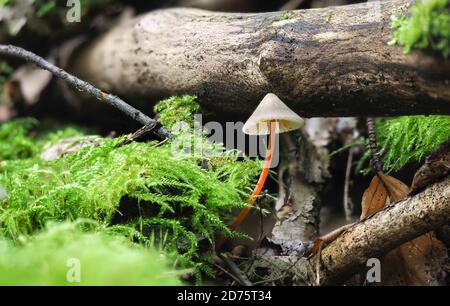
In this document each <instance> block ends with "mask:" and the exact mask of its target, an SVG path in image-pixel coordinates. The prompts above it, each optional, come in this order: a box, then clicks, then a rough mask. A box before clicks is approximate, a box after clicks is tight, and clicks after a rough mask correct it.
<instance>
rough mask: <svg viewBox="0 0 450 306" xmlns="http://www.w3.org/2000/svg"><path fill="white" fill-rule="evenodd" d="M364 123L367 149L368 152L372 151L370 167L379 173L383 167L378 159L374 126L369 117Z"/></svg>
mask: <svg viewBox="0 0 450 306" xmlns="http://www.w3.org/2000/svg"><path fill="white" fill-rule="evenodd" d="M366 121H367V133H368V136H369V147H370V150H371V151H372V167H373V170H374V171H375V172H380V171H382V170H383V167H382V165H381V162H380V157H379V156H378V147H377V136H376V133H375V124H374V122H373V118H371V117H369V118H367V119H366Z"/></svg>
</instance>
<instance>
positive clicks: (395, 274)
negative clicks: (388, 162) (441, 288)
mask: <svg viewBox="0 0 450 306" xmlns="http://www.w3.org/2000/svg"><path fill="white" fill-rule="evenodd" d="M376 177H379V182H382V184H383V185H384V187H385V190H387V193H388V197H389V200H390V201H391V202H393V203H394V204H395V203H396V202H398V201H401V200H402V199H404V198H405V197H407V195H408V192H409V188H408V186H407V185H406V184H405V183H403V182H402V181H400V180H398V179H396V178H394V177H392V176H390V175H386V174H384V173H381V172H380V173H377V176H376ZM376 177H374V179H372V182H371V184H370V185H371V186H369V188H368V189H367V190H366V192H365V193H364V194H366V193H367V197H366V201H367V203H366V202H365V197H364V196H363V201H362V205H363V213H362V214H361V218H363V216H364V215H365V211H370V214H374V213H376V212H377V211H379V210H381V209H382V208H383V207H384V206H385V203H386V200H387V199H386V197H385V198H384V203H383V202H382V199H383V198H382V196H381V195H380V194H381V193H382V190H383V188H380V189H379V190H378V195H377V194H376V192H377V191H373V190H374V189H375V188H376V187H378V186H376V182H377V180H376V179H375V178H376ZM372 184H373V186H372ZM371 187H372V188H371ZM372 192H373V193H375V195H373V196H372ZM371 196H372V197H371ZM377 196H378V197H377ZM370 198H372V199H379V202H376V201H375V200H372V202H373V203H369V201H368V200H367V199H370ZM364 205H369V206H370V207H369V208H365V209H364ZM393 222H394V221H393ZM446 261H447V249H446V247H445V245H444V244H443V243H442V242H441V241H439V240H438V239H437V238H436V237H435V235H434V233H432V232H430V233H427V234H424V235H422V236H419V237H417V238H415V239H413V240H411V241H408V242H406V243H404V244H402V245H401V246H399V247H398V248H396V249H394V250H392V251H391V252H389V253H388V254H386V255H385V256H383V258H382V260H381V266H382V272H381V273H382V275H381V280H382V285H385V286H387V285H422V286H424V285H433V284H434V285H437V284H442V281H443V274H444V272H443V269H442V267H443V264H444V263H445V262H446Z"/></svg>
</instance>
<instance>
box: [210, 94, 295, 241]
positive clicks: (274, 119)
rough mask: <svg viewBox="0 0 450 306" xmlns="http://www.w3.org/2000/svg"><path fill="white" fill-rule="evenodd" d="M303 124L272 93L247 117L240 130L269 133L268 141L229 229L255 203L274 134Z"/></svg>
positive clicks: (233, 227)
mask: <svg viewBox="0 0 450 306" xmlns="http://www.w3.org/2000/svg"><path fill="white" fill-rule="evenodd" d="M303 124H304V120H303V119H302V118H301V117H300V116H299V115H297V114H296V113H294V112H293V111H292V110H291V109H290V108H289V107H288V106H287V105H286V104H284V103H283V101H281V100H280V98H278V97H277V96H276V95H275V94H273V93H268V94H267V95H266V96H265V97H264V99H262V101H261V103H260V104H259V105H258V107H257V108H256V109H255V111H254V112H253V114H252V115H251V116H250V118H248V120H247V122H246V123H245V124H244V127H243V128H242V131H243V132H244V133H245V134H249V135H269V143H268V146H267V152H266V157H265V162H264V167H263V169H262V172H261V175H260V176H259V179H258V183H257V184H256V186H255V189H254V190H253V193H252V196H251V198H250V199H249V201H248V206H247V207H245V208H243V209H242V210H241V212H240V213H239V215H238V217H237V218H236V219H235V220H234V222H233V223H232V224H231V225H230V226H229V228H230V229H232V230H234V229H236V228H237V227H238V226H239V225H240V224H241V223H242V221H244V219H245V218H246V217H247V215H248V213H249V211H250V207H251V206H252V205H253V204H254V203H255V201H256V199H257V198H258V196H259V194H260V193H261V190H262V188H263V187H264V183H265V181H266V179H267V175H268V174H269V169H270V166H271V164H272V157H273V153H274V145H275V136H276V134H280V133H284V132H288V131H292V130H297V129H300V128H301V127H302V126H303ZM223 242H224V241H223V239H222V240H219V241H218V244H216V248H217V249H220V246H221V245H222V243H223Z"/></svg>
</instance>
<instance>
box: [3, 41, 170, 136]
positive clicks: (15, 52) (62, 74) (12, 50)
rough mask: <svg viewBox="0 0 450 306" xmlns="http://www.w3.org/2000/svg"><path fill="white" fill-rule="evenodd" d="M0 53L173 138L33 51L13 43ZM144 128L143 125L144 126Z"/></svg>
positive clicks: (126, 106)
mask: <svg viewBox="0 0 450 306" xmlns="http://www.w3.org/2000/svg"><path fill="white" fill-rule="evenodd" d="M0 54H5V55H10V56H15V57H19V58H21V59H24V60H26V61H28V62H32V63H34V64H35V65H37V66H39V67H40V68H42V69H45V70H48V71H50V72H51V73H52V74H53V75H55V76H57V77H59V78H61V79H63V80H64V81H66V82H67V83H69V84H71V85H72V86H74V87H75V88H76V89H78V90H79V91H84V92H86V93H88V94H90V95H91V96H93V97H95V98H97V99H98V100H100V101H103V102H106V103H108V104H109V105H111V106H113V107H115V108H117V109H118V110H120V111H122V112H123V113H125V114H127V115H128V116H130V117H131V118H132V119H134V120H136V121H137V122H139V123H141V124H143V125H144V126H146V127H156V126H158V127H157V128H155V129H154V133H155V134H156V135H158V136H159V137H161V138H163V139H164V138H173V135H172V134H171V133H170V132H169V131H168V130H167V129H166V128H164V127H163V126H161V125H160V124H159V123H158V121H156V120H154V119H152V118H150V117H149V116H147V115H145V114H144V113H142V112H141V111H139V110H138V109H136V108H134V107H132V106H131V105H129V104H128V103H126V102H125V101H123V100H122V99H120V98H119V97H117V96H114V95H112V94H110V93H106V92H104V91H102V90H100V89H98V88H97V87H95V86H94V85H92V84H90V83H88V82H86V81H83V80H80V79H79V78H77V77H75V76H73V75H71V74H70V73H68V72H67V71H65V70H63V69H62V68H59V67H57V66H55V65H53V64H51V63H49V62H48V61H46V60H45V59H43V58H42V57H40V56H38V55H36V54H34V53H33V52H30V51H28V50H25V49H23V48H20V47H16V46H13V45H0ZM144 128H145V127H144Z"/></svg>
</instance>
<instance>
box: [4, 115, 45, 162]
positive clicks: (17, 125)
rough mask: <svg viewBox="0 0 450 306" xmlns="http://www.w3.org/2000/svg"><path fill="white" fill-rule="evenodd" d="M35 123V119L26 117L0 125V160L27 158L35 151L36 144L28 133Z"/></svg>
mask: <svg viewBox="0 0 450 306" xmlns="http://www.w3.org/2000/svg"><path fill="white" fill-rule="evenodd" d="M36 124H37V121H36V120H34V119H30V118H27V119H18V120H14V121H11V122H8V123H4V124H2V125H0V161H2V160H7V159H20V158H28V157H31V156H33V155H34V154H36V153H37V150H38V149H37V148H38V146H37V145H36V143H35V141H34V140H33V139H32V137H31V136H30V135H29V131H30V129H31V128H32V127H34V126H36Z"/></svg>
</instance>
